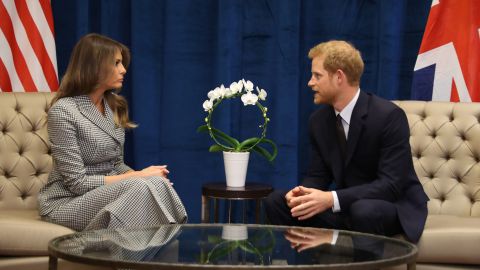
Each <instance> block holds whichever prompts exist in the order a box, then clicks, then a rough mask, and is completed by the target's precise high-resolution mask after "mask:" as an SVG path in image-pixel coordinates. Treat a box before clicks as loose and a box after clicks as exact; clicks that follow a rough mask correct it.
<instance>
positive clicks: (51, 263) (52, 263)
mask: <svg viewBox="0 0 480 270" xmlns="http://www.w3.org/2000/svg"><path fill="white" fill-rule="evenodd" d="M57 263H58V258H57V257H54V256H52V255H50V256H49V257H48V270H57Z"/></svg>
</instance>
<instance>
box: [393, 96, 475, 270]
mask: <svg viewBox="0 0 480 270" xmlns="http://www.w3.org/2000/svg"><path fill="white" fill-rule="evenodd" d="M395 103H396V104H397V105H399V106H400V107H401V108H402V109H403V110H404V111H405V112H406V114H407V117H408V122H409V126H410V144H411V149H412V157H413V163H414V166H415V171H416V173H417V175H418V178H419V179H420V181H421V182H422V185H423V188H424V190H425V192H426V193H427V195H428V197H429V198H430V201H429V202H428V212H429V213H428V218H427V223H426V226H425V230H424V232H423V235H422V238H421V239H420V241H419V243H418V248H419V257H418V262H419V263H425V265H419V266H418V268H419V269H423V268H422V266H423V267H427V265H428V266H429V267H431V268H428V269H446V268H442V267H441V266H443V267H447V266H451V267H452V269H480V163H479V161H480V124H479V119H480V104H479V103H451V102H423V101H396V102H395ZM433 265H435V266H437V267H438V268H435V267H433ZM453 267H456V268H453ZM462 267H463V268H462Z"/></svg>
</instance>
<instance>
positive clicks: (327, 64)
mask: <svg viewBox="0 0 480 270" xmlns="http://www.w3.org/2000/svg"><path fill="white" fill-rule="evenodd" d="M317 56H323V57H325V60H324V62H323V68H324V69H325V70H326V71H328V72H329V73H330V74H332V73H335V72H336V71H337V70H339V69H341V70H342V71H343V72H344V73H345V75H346V76H347V81H348V83H349V84H350V85H352V86H358V85H360V77H362V73H363V68H364V63H363V60H362V56H361V55H360V51H358V50H357V49H356V48H355V47H354V46H353V45H352V44H350V43H348V42H346V41H342V40H331V41H327V42H322V43H320V44H318V45H316V46H315V47H313V48H311V49H310V51H309V52H308V58H310V59H313V58H315V57H317Z"/></svg>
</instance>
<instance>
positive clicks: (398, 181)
mask: <svg viewBox="0 0 480 270" xmlns="http://www.w3.org/2000/svg"><path fill="white" fill-rule="evenodd" d="M335 123H336V116H335V111H334V109H333V107H332V106H330V105H322V106H321V107H320V109H318V110H317V111H315V112H314V113H313V114H312V116H311V118H310V121H309V131H310V140H311V144H312V157H311V162H310V167H309V170H308V174H307V177H306V178H305V179H304V181H303V183H302V185H303V186H306V187H311V188H316V189H320V190H328V189H329V188H330V187H331V186H332V185H331V184H332V183H334V186H335V190H336V192H337V195H338V200H339V203H340V207H341V212H339V213H332V212H331V211H327V212H328V213H323V215H327V218H328V219H329V221H327V225H326V226H324V227H340V229H355V228H360V229H355V230H361V231H365V230H363V229H361V228H362V226H364V227H365V226H366V227H375V226H377V225H379V224H374V223H375V219H370V218H368V219H367V220H363V221H359V220H357V219H353V221H352V215H362V213H359V211H360V212H363V211H364V210H365V211H368V209H370V205H371V204H375V205H380V207H376V206H375V207H374V208H372V209H375V210H374V212H375V211H376V212H377V213H373V214H378V212H379V211H380V214H383V215H385V216H386V217H387V218H388V219H390V220H391V222H390V221H389V222H387V223H385V224H383V225H381V224H380V225H379V226H378V228H379V229H377V230H374V231H373V232H374V233H380V234H386V235H389V234H396V233H401V232H403V233H405V235H406V236H407V238H408V239H410V240H411V241H413V242H417V241H418V239H419V238H420V236H421V234H422V232H423V228H424V225H425V220H426V216H427V201H428V197H427V196H426V194H425V192H424V191H423V188H422V185H421V184H420V182H419V180H418V178H417V175H416V174H415V171H414V168H413V162H412V156H411V150H410V143H409V138H410V132H409V127H408V122H407V118H406V115H405V113H404V111H403V110H402V109H401V108H399V107H398V106H396V105H395V104H393V103H392V102H390V101H387V100H384V99H382V98H379V97H377V96H375V95H372V94H367V93H364V92H362V91H361V92H360V95H359V98H358V100H357V103H356V105H355V107H354V109H353V112H352V117H351V120H350V128H349V133H348V140H347V153H346V158H345V159H343V158H342V155H341V153H340V148H339V144H338V140H337V133H336V130H335ZM284 195H285V193H283V194H279V193H276V194H275V193H274V194H272V195H271V196H270V197H269V198H268V199H267V200H266V205H267V207H268V208H271V209H269V210H267V215H268V217H269V219H270V220H271V221H272V223H289V222H288V221H287V220H285V219H286V218H287V215H289V214H290V213H283V214H281V213H280V212H285V211H289V208H288V207H285V206H286V203H285V200H284V199H283V198H282V199H283V202H282V203H283V204H284V205H281V203H279V202H280V200H281V199H280V197H281V196H284ZM275 197H276V198H275ZM378 203H379V204H378ZM353 207H355V209H352V208H353ZM270 210H271V211H270ZM269 211H270V213H268V212H269ZM354 212H355V213H354ZM381 212H384V213H381ZM370 214H372V213H370ZM389 215H390V216H389ZM282 217H284V219H283V220H282ZM344 218H346V220H347V221H346V222H344V221H340V223H339V225H338V226H337V225H336V223H337V222H339V221H338V220H344ZM312 219H314V218H312ZM359 222H367V224H364V225H361V224H358V223H359ZM396 223H398V224H397V225H396ZM291 225H302V224H291ZM303 225H307V226H309V225H312V224H309V223H308V221H307V223H305V224H303ZM313 225H316V226H318V225H323V224H322V223H320V224H315V222H314V223H313ZM395 226H397V228H394V227H395ZM367 232H372V231H368V230H367Z"/></svg>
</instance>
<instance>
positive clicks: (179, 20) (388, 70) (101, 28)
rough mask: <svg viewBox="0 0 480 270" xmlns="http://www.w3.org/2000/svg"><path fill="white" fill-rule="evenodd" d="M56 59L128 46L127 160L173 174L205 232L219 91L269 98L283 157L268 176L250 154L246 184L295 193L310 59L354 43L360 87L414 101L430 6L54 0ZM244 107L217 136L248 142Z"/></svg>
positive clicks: (359, 1) (218, 175) (413, 1)
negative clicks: (98, 45)
mask: <svg viewBox="0 0 480 270" xmlns="http://www.w3.org/2000/svg"><path fill="white" fill-rule="evenodd" d="M51 3H52V7H53V15H54V20H55V32H56V45H57V60H58V70H59V75H60V77H61V76H62V75H63V73H64V71H65V68H66V65H67V63H68V59H69V56H70V53H71V50H72V48H73V46H74V44H75V43H76V41H77V40H78V39H79V38H80V37H81V36H83V35H84V34H87V33H90V32H97V33H101V34H104V35H107V36H110V37H112V38H114V39H116V40H119V41H120V42H122V43H124V44H126V45H127V46H128V47H130V49H131V52H132V63H131V65H130V68H129V70H128V74H127V78H126V83H125V85H124V89H123V91H122V94H123V95H124V96H126V97H127V99H128V101H129V104H130V114H131V117H132V118H133V120H134V121H135V122H137V123H138V124H139V127H138V128H137V129H135V130H133V131H130V132H128V134H127V142H126V149H125V150H126V161H127V163H128V164H130V165H131V166H132V167H134V168H136V169H141V168H144V167H146V166H149V165H151V164H168V166H169V169H170V171H171V180H172V181H173V182H174V184H175V185H174V186H175V188H176V189H177V191H178V193H179V194H180V196H181V198H182V199H183V201H184V203H185V205H186V207H187V211H188V213H189V216H190V220H189V221H190V222H199V221H200V205H201V204H200V195H201V185H202V184H203V183H207V182H212V181H224V171H223V161H222V157H221V154H220V153H209V152H208V147H209V146H210V145H211V144H212V142H211V140H210V138H209V137H208V136H207V135H206V134H198V133H196V128H197V127H198V126H200V125H202V124H203V121H204V120H203V119H204V118H205V116H206V114H205V112H204V111H203V109H202V103H203V101H204V100H205V99H206V98H207V96H206V94H207V92H208V91H209V90H211V89H213V88H215V87H216V86H218V85H219V84H222V83H223V84H226V85H229V84H230V83H231V82H232V81H236V80H239V79H241V78H245V79H248V80H251V81H252V82H254V83H255V84H256V85H258V86H260V87H261V88H264V89H266V90H267V92H268V97H267V102H266V106H267V107H268V108H269V114H270V118H271V123H270V125H269V129H268V133H267V136H268V137H269V138H271V139H273V140H274V141H275V142H276V143H277V144H278V146H279V153H278V158H277V159H276V160H275V163H274V164H273V165H271V164H270V163H268V162H267V161H266V160H264V159H262V158H260V157H258V156H256V155H255V154H252V155H251V159H250V163H249V170H248V176H247V178H248V180H247V181H249V182H261V183H267V184H271V185H273V186H274V187H275V188H277V189H287V188H291V187H293V186H294V185H296V184H297V182H298V180H299V179H301V178H302V175H303V174H304V173H305V170H306V167H307V165H308V164H307V163H308V149H309V147H308V143H309V142H308V136H307V120H308V116H309V115H310V114H311V112H312V111H313V110H314V109H315V106H314V105H313V103H312V100H313V99H312V92H311V90H310V89H309V88H308V87H307V82H308V80H309V77H310V61H309V59H308V58H307V53H308V50H309V49H310V48H311V47H312V46H314V45H315V44H317V43H319V42H322V41H327V40H330V39H345V40H348V41H350V42H352V43H353V44H354V45H355V46H356V47H357V48H359V49H360V51H361V52H362V55H363V57H364V60H365V64H366V67H365V73H364V75H363V78H362V83H361V88H362V89H363V90H365V91H368V92H373V93H376V94H377V95H379V96H382V97H384V98H387V99H408V98H409V97H410V85H411V79H412V71H413V66H414V64H415V60H416V56H417V52H418V48H419V46H420V42H421V38H422V35H423V30H424V27H425V24H426V20H427V17H428V11H429V8H430V4H431V1H430V0H425V1H419V0H402V1H394V0H392V1H388V0H376V1H375V0H350V1H347V0H344V1H338V0H322V1H320V0H302V1H297V0H162V1H154V0H131V1H129V0H100V1H99V0H70V1H64V0H52V1H51ZM240 103H241V102H240V101H239V100H237V103H236V102H233V103H232V102H229V103H225V104H223V103H222V107H223V108H222V111H221V113H220V112H219V113H217V115H216V118H215V126H216V127H218V128H219V129H221V130H223V131H225V132H227V133H229V134H231V135H233V136H235V137H240V138H245V137H246V136H249V135H253V134H256V132H258V125H257V124H256V122H255V120H254V119H253V116H251V115H250V114H248V113H245V112H244V110H245V109H244V108H243V106H242V105H241V104H240Z"/></svg>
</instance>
